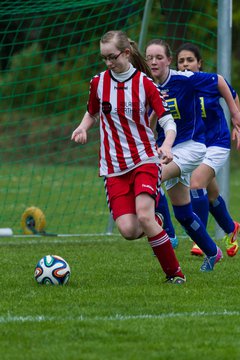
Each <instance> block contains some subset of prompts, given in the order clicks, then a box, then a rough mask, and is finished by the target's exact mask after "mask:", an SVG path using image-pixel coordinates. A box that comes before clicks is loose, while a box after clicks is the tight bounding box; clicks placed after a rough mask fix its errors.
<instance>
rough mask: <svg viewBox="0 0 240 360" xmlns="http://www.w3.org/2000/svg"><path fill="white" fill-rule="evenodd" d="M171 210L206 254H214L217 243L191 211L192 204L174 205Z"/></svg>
mask: <svg viewBox="0 0 240 360" xmlns="http://www.w3.org/2000/svg"><path fill="white" fill-rule="evenodd" d="M173 211H174V214H175V217H176V219H177V220H178V221H179V223H180V224H181V225H182V226H183V228H184V229H185V231H186V233H187V234H188V235H189V236H190V238H191V239H192V240H193V241H194V242H195V243H196V244H197V245H198V246H199V247H200V249H201V250H202V251H203V252H204V253H205V254H206V255H207V256H214V255H216V253H217V245H216V244H215V243H214V241H213V240H212V238H211V237H210V236H209V235H208V233H207V231H206V228H205V227H204V225H203V223H202V222H201V220H200V219H199V217H198V216H197V215H196V214H195V213H194V212H193V210H192V204H191V203H189V204H187V205H182V206H175V205H173Z"/></svg>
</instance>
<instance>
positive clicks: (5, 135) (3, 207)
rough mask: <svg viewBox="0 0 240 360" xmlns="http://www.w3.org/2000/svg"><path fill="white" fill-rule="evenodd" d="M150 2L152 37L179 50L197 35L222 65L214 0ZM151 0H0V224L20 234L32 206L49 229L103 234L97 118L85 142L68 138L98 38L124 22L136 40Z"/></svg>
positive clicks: (92, 69)
mask: <svg viewBox="0 0 240 360" xmlns="http://www.w3.org/2000/svg"><path fill="white" fill-rule="evenodd" d="M196 3H199V2H196V1H193V0H191V1H190V0H188V1H187V0H185V1H184V0H176V1H157V0H155V1H154V2H153V8H152V11H151V15H150V22H149V30H148V32H147V36H146V40H149V39H151V38H153V37H154V38H155V37H162V38H165V39H166V40H167V41H168V42H169V43H170V45H171V46H172V48H173V50H174V49H176V47H177V46H178V45H180V44H181V43H182V42H185V41H188V40H191V41H194V42H195V43H197V44H198V45H200V47H201V49H202V50H203V55H204V57H206V59H207V65H208V67H209V69H211V70H213V67H214V66H215V64H216V50H215V49H216V42H217V18H216V17H217V1H214V0H212V1H208V2H206V4H205V3H204V2H203V4H202V2H200V4H196ZM144 6H145V1H139V0H137V1H135V0H127V1H124V0H122V1H115V2H112V1H86V0H85V1H67V0H58V1H57V0H55V1H40V0H39V1H15V2H14V1H2V2H1V5H0V38H1V47H0V92H1V98H0V161H1V162H0V164H1V167H0V184H1V186H0V191H1V202H0V212H1V222H0V227H11V228H13V230H14V233H15V234H18V233H19V234H20V233H21V227H20V220H21V215H22V213H23V212H24V210H25V209H26V208H28V207H30V206H36V207H39V208H40V209H42V211H43V212H44V213H45V216H46V219H47V228H46V230H47V231H49V232H57V233H101V232H104V231H105V229H106V228H107V225H108V215H109V213H108V208H107V205H106V199H105V194H104V188H103V180H102V179H100V178H99V177H98V146H99V140H98V126H96V127H95V128H93V129H92V130H91V132H90V136H89V143H88V145H86V146H79V145H77V144H74V143H72V142H71V141H70V137H71V133H72V131H73V130H74V129H75V127H76V126H77V125H78V123H79V122H80V120H81V118H82V116H83V114H84V112H85V110H86V101H87V97H88V88H89V80H90V79H91V77H92V76H93V75H95V74H96V73H98V72H99V71H101V70H103V69H104V64H103V63H102V62H101V61H100V58H99V40H100V37H101V36H102V35H103V34H104V33H105V32H106V31H108V30H111V29H123V30H125V31H127V33H128V35H129V36H130V37H131V38H132V39H134V40H136V41H138V40H139V36H140V31H141V25H142V19H143V13H144Z"/></svg>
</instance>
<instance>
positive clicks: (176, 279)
mask: <svg viewBox="0 0 240 360" xmlns="http://www.w3.org/2000/svg"><path fill="white" fill-rule="evenodd" d="M185 282H186V277H185V276H184V278H182V277H181V276H167V277H166V281H165V283H167V284H177V285H181V284H185Z"/></svg>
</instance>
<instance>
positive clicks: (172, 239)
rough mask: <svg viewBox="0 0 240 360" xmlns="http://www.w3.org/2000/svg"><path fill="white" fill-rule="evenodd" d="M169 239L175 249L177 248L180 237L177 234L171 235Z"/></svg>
mask: <svg viewBox="0 0 240 360" xmlns="http://www.w3.org/2000/svg"><path fill="white" fill-rule="evenodd" d="M169 239H170V241H171V244H172V247H173V249H176V247H178V238H177V237H176V235H175V237H174V238H172V237H170V238H169Z"/></svg>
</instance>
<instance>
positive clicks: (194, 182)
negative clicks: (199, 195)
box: [190, 178, 203, 190]
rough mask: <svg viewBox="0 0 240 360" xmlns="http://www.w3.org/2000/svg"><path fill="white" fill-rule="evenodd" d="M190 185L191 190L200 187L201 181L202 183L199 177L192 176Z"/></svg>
mask: <svg viewBox="0 0 240 360" xmlns="http://www.w3.org/2000/svg"><path fill="white" fill-rule="evenodd" d="M190 187H191V189H193V190H197V189H202V187H203V183H202V181H201V179H199V178H192V179H191V183H190Z"/></svg>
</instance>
